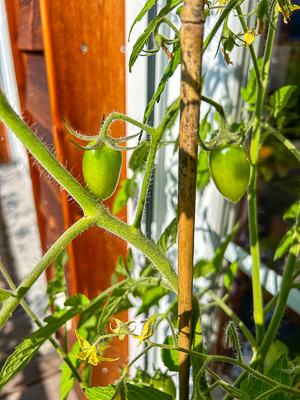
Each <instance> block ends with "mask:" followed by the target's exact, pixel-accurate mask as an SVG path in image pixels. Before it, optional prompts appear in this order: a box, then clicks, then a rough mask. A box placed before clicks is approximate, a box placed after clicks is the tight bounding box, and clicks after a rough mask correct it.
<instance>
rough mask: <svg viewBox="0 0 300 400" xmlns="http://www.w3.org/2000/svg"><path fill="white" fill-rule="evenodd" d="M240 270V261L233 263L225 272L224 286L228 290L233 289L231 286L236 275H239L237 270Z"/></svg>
mask: <svg viewBox="0 0 300 400" xmlns="http://www.w3.org/2000/svg"><path fill="white" fill-rule="evenodd" d="M238 268H239V261H238V260H237V261H235V262H233V263H232V264H231V265H230V266H229V268H228V269H227V271H226V272H225V275H224V285H225V287H226V289H227V290H230V289H231V285H232V283H233V281H234V278H235V275H236V273H237V270H238Z"/></svg>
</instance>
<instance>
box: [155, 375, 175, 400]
mask: <svg viewBox="0 0 300 400" xmlns="http://www.w3.org/2000/svg"><path fill="white" fill-rule="evenodd" d="M151 383H152V385H153V387H154V388H155V389H157V390H160V391H162V392H164V393H168V394H169V395H171V396H172V398H173V399H175V398H176V386H175V383H174V382H173V379H172V378H171V376H169V375H168V374H163V373H162V372H161V371H160V370H157V371H156V372H155V375H154V378H153V379H152V381H151Z"/></svg>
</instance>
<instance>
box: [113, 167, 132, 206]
mask: <svg viewBox="0 0 300 400" xmlns="http://www.w3.org/2000/svg"><path fill="white" fill-rule="evenodd" d="M136 188H137V182H136V174H134V175H133V177H132V178H130V179H124V180H123V181H122V182H121V187H120V189H119V190H118V192H117V195H116V197H115V200H114V204H113V214H117V213H118V212H119V211H121V210H122V208H123V207H125V206H126V204H127V202H128V200H129V199H133V198H134V196H135V193H136Z"/></svg>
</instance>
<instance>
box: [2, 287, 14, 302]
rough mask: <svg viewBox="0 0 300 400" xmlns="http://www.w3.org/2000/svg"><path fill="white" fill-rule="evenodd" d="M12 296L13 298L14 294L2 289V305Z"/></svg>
mask: <svg viewBox="0 0 300 400" xmlns="http://www.w3.org/2000/svg"><path fill="white" fill-rule="evenodd" d="M10 296H13V293H12V292H10V291H9V290H5V289H1V288H0V303H2V302H3V301H4V300H6V299H8V298H9V297H10Z"/></svg>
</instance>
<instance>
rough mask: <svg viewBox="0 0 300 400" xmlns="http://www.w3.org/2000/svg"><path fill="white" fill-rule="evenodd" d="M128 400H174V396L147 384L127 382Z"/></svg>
mask: <svg viewBox="0 0 300 400" xmlns="http://www.w3.org/2000/svg"><path fill="white" fill-rule="evenodd" d="M126 395H127V399H128V400H154V399H155V400H173V398H172V396H171V395H169V394H167V393H164V392H162V391H160V390H157V389H154V388H153V387H151V386H146V385H131V384H129V383H127V384H126Z"/></svg>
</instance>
